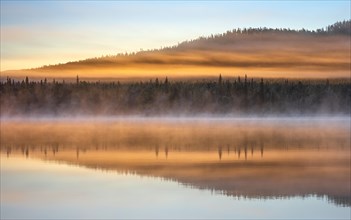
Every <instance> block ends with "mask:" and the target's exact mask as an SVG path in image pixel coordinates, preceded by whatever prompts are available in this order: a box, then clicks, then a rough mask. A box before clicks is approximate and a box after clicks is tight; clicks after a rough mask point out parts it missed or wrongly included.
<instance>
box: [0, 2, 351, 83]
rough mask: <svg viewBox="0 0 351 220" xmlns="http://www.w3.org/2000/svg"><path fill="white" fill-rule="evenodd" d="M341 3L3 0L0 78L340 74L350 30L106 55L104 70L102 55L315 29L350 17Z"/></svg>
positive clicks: (346, 70) (345, 68)
mask: <svg viewBox="0 0 351 220" xmlns="http://www.w3.org/2000/svg"><path fill="white" fill-rule="evenodd" d="M316 6H318V7H316ZM349 9H350V2H348V1H337V2H335V1H313V2H309V1H308V2H290V1H287V2H243V1H235V2H216V3H215V2H207V1H206V2H162V3H161V2H124V1H118V2H90V1H89V2H84V3H83V4H82V2H79V3H77V2H40V3H39V2H33V1H28V2H21V3H19V2H9V1H1V77H6V76H7V75H8V76H10V77H23V76H26V75H28V76H29V77H43V76H44V77H45V76H48V77H53V78H55V77H56V78H57V77H62V78H65V77H68V78H69V77H72V76H75V75H77V74H79V75H80V76H81V77H86V78H88V77H96V78H118V77H120V78H137V77H160V76H168V77H172V76H173V77H176V78H179V77H184V76H185V77H194V76H198V77H199V78H201V77H204V78H206V77H213V76H216V75H218V74H220V73H222V74H223V75H241V74H244V73H245V74H249V75H251V76H252V77H274V78H275V77H278V78H284V77H287V78H299V77H302V78H327V77H331V78H338V77H348V76H349V74H350V72H349V64H350V62H349V59H350V53H349V50H347V48H348V46H350V45H349V44H350V41H349V40H350V37H349V36H345V37H344V38H339V39H337V38H335V39H328V37H326V38H325V39H323V40H316V39H315V38H313V37H311V39H310V40H309V39H305V38H303V37H301V36H300V37H297V38H294V37H292V38H291V37H288V39H284V38H282V37H278V38H277V39H276V38H275V37H271V38H269V39H268V40H267V39H263V40H262V39H255V38H254V37H248V39H245V40H239V41H238V39H236V41H238V44H243V45H240V46H236V45H234V44H233V45H232V46H230V47H229V48H231V49H230V50H229V51H226V49H225V48H221V47H218V45H215V46H214V47H212V49H211V47H210V48H207V50H206V51H205V52H203V51H202V49H201V48H200V50H191V51H186V52H185V53H184V54H182V53H181V52H175V51H172V52H171V53H170V54H167V53H163V52H157V51H156V52H155V51H153V53H152V54H151V55H149V54H148V55H147V57H145V58H143V57H140V55H138V56H139V57H137V58H136V59H134V58H133V59H127V60H123V59H122V58H119V59H118V60H117V63H118V65H116V61H115V60H114V61H113V62H112V63H114V64H113V65H112V66H111V64H109V63H110V61H109V60H108V57H107V58H106V57H105V56H111V55H117V54H125V53H129V54H130V53H136V52H140V51H149V50H159V49H161V48H165V47H174V46H177V45H179V44H180V43H182V42H184V41H193V40H194V39H199V38H202V37H211V36H213V35H215V36H217V35H221V34H223V33H224V34H225V33H227V31H231V30H233V29H237V28H240V29H244V28H264V27H267V28H273V29H275V28H281V29H292V30H301V29H305V30H314V31H316V30H317V29H321V28H326V27H327V26H328V25H332V24H334V23H335V22H338V21H349V20H350V10H349ZM102 12H104V13H102ZM233 12H235V13H233ZM297 12H299V13H297ZM43 17H45V19H43ZM272 43H273V44H272ZM246 44H247V45H252V44H253V46H245V45H246ZM304 44H305V45H304ZM271 45H272V46H271ZM324 45H326V46H324ZM213 49H214V50H213ZM161 51H162V50H161ZM145 53H148V52H145ZM157 53H159V54H157ZM95 57H102V58H101V59H102V61H103V63H102V64H101V63H100V64H98V65H97V64H96V65H95V66H94V65H93V66H92V65H88V66H86V67H84V66H80V67H79V68H78V67H76V66H72V64H69V65H71V66H69V67H66V66H65V67H63V69H62V68H61V66H62V65H61V66H60V65H58V64H64V63H67V62H73V63H74V62H76V61H82V60H85V59H90V58H95ZM140 59H141V60H140ZM223 59H224V60H223ZM219 61H220V62H219ZM85 62H86V61H85ZM123 62H124V64H123V65H120V63H123ZM150 62H151V63H150ZM161 64H162V65H161ZM47 65H55V66H54V67H50V68H47V67H45V68H44V69H43V70H40V71H33V70H27V71H25V72H23V71H12V70H23V69H31V68H38V67H43V66H47ZM66 65H68V64H66ZM128 65H129V66H128ZM58 72H59V73H58Z"/></svg>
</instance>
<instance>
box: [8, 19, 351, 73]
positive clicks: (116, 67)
mask: <svg viewBox="0 0 351 220" xmlns="http://www.w3.org/2000/svg"><path fill="white" fill-rule="evenodd" d="M350 41H351V21H350V20H349V21H343V22H337V23H335V24H333V25H330V26H327V27H326V28H323V29H317V30H313V31H311V30H305V29H301V30H290V29H270V28H247V29H246V28H244V29H234V30H231V31H227V32H226V33H222V34H218V35H211V36H208V37H199V38H197V39H195V40H190V41H184V42H182V43H179V44H178V45H174V46H172V47H166V48H161V49H155V50H148V51H139V52H135V53H130V54H117V55H110V56H103V57H96V58H90V59H86V60H80V61H75V62H68V63H65V64H57V65H48V66H43V67H39V68H34V69H31V70H26V71H17V72H6V73H9V74H2V75H3V76H6V75H9V76H16V75H18V76H22V77H23V76H24V75H25V74H26V73H30V74H29V75H31V76H40V77H43V76H46V77H47V76H49V77H75V76H76V75H77V74H79V75H80V76H81V77H97V78H99V77H112V78H125V77H146V78H148V77H154V76H163V77H164V76H166V75H167V76H168V77H192V76H202V77H203V76H218V74H219V73H222V74H223V75H225V76H229V75H238V74H242V73H247V74H249V75H250V76H257V77H295V78H296V77H298V78H303V77H307V78H325V77H329V78H330V77H349V74H350ZM116 44H118V42H116Z"/></svg>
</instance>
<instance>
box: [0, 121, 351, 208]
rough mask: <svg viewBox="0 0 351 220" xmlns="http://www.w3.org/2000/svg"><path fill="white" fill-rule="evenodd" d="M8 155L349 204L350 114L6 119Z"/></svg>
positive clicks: (248, 193)
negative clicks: (304, 118) (340, 117)
mask: <svg viewBox="0 0 351 220" xmlns="http://www.w3.org/2000/svg"><path fill="white" fill-rule="evenodd" d="M1 129H2V132H1V152H2V154H6V156H7V157H11V155H18V154H21V155H23V156H24V157H26V158H36V159H41V160H48V161H57V162H60V163H62V162H64V163H66V164H75V165H79V166H83V167H87V168H91V169H95V170H104V171H107V170H108V171H117V172H119V173H133V174H137V175H140V176H149V177H158V178H162V179H166V180H172V181H175V182H178V183H180V184H183V185H186V186H189V187H194V188H198V189H209V190H212V191H214V192H216V193H221V194H225V195H228V196H236V197H237V196H240V197H245V198H287V197H292V196H302V197H304V196H309V195H316V196H319V197H324V196H327V198H328V199H329V201H331V202H333V203H334V204H337V205H342V206H351V196H350V137H349V132H350V125H349V123H348V121H346V122H345V121H329V122H328V127H325V124H324V123H323V122H321V121H314V122H308V123H306V122H301V121H298V122H297V121H293V120H292V121H290V120H288V121H285V122H284V123H276V122H275V121H273V122H272V121H271V122H264V123H263V122H255V123H253V122H251V121H249V122H248V121H245V120H244V121H240V120H239V121H221V122H217V121H212V122H199V121H195V122H193V121H192V122H177V123H175V122H172V121H171V122H157V121H156V122H154V121H138V122H136V121H127V122H126V121H123V122H121V121H117V122H103V123H102V122H99V123H96V122H95V123H88V122H81V123H77V122H75V123H69V122H56V123H51V122H36V123H34V122H31V123H14V122H6V123H2V124H1Z"/></svg>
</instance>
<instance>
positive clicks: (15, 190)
mask: <svg viewBox="0 0 351 220" xmlns="http://www.w3.org/2000/svg"><path fill="white" fill-rule="evenodd" d="M3 156H4V155H3ZM1 217H2V218H9V217H16V218H21V217H22V218H38V217H40V218H50V217H55V218H67V217H69V218H75V217H81V218H84V217H85V218H119V217H120V218H167V217H172V218H195V217H196V218H216V219H218V218H246V217H251V218H287V217H288V218H318V219H321V218H329V219H335V218H350V208H349V207H341V206H336V205H334V204H332V203H328V202H327V201H326V199H325V198H316V197H306V198H301V197H293V198H289V199H265V200H260V199H244V198H240V199H238V198H237V197H230V196H224V195H219V194H213V193H211V191H209V190H198V189H192V188H188V187H184V186H182V185H179V184H177V183H175V182H171V181H164V180H161V179H159V178H145V177H139V176H136V175H121V174H117V173H115V172H96V171H94V170H90V169H85V168H80V167H76V166H69V165H64V164H56V163H48V162H42V161H36V160H31V159H24V158H18V157H10V158H6V157H1Z"/></svg>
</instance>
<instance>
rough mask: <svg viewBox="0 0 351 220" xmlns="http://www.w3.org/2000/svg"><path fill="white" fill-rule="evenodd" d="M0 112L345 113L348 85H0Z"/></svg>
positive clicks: (350, 102)
mask: <svg viewBox="0 0 351 220" xmlns="http://www.w3.org/2000/svg"><path fill="white" fill-rule="evenodd" d="M0 94H1V103H0V104H1V116H15V115H38V116H39V115H48V116H51V115H54V116H66V115H67V116H75V115H76V116H82V115H145V116H164V115H189V116H196V115H204V114H216V115H217V114H218V115H238V116H240V115H271V114H274V115H299V114H307V115H319V114H348V115H349V114H350V112H351V83H350V82H349V81H348V82H333V83H331V82H329V80H314V81H312V80H310V81H308V80H304V81H298V80H275V81H273V80H264V79H253V78H251V79H249V78H247V77H246V76H245V77H238V78H235V79H230V80H229V79H223V78H222V76H221V75H220V76H219V78H218V80H215V81H213V80H212V81H209V80H207V81H194V82H191V81H174V82H173V81H170V80H168V78H167V77H166V78H165V79H162V80H159V79H155V80H150V81H148V82H130V83H120V82H103V83H101V82H85V81H80V80H79V78H78V76H77V80H76V82H75V83H66V82H64V81H61V82H58V81H55V80H53V81H52V82H48V81H47V80H46V79H45V80H40V81H30V80H29V79H28V77H27V78H26V79H25V80H23V81H22V82H20V81H17V82H15V81H14V80H11V79H10V78H8V79H7V80H6V81H5V82H1V83H0Z"/></svg>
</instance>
